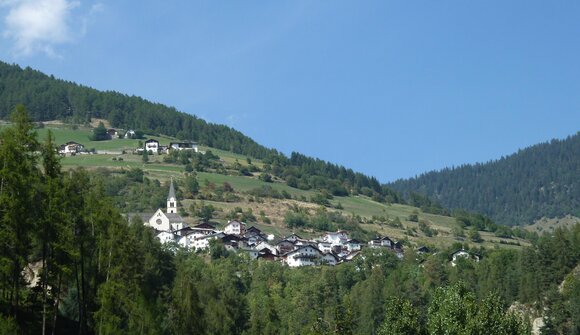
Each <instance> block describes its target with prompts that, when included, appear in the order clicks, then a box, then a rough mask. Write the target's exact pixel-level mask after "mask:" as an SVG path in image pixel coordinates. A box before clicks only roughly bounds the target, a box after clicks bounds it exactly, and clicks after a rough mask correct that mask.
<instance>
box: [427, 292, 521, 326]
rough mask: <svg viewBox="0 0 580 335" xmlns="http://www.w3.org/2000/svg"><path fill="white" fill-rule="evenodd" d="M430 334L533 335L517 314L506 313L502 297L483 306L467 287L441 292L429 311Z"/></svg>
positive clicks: (491, 298)
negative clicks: (530, 334)
mask: <svg viewBox="0 0 580 335" xmlns="http://www.w3.org/2000/svg"><path fill="white" fill-rule="evenodd" d="M427 329H428V331H429V334H433V335H438V334H445V335H455V334H457V335H463V334H498V335H509V334H522V335H523V334H529V327H528V325H527V323H525V322H524V321H523V320H522V319H520V318H519V317H518V316H516V315H515V314H513V313H506V312H504V310H503V304H502V301H501V299H500V298H499V296H498V295H495V294H490V295H488V296H487V297H486V298H485V299H484V300H482V301H481V302H480V303H478V302H477V300H476V298H475V294H473V293H472V292H470V291H469V290H468V289H467V288H466V287H465V285H464V284H463V283H461V282H459V283H457V284H455V285H452V286H448V287H445V288H438V289H436V290H435V293H434V294H433V299H432V301H431V303H430V304H429V308H428V321H427Z"/></svg>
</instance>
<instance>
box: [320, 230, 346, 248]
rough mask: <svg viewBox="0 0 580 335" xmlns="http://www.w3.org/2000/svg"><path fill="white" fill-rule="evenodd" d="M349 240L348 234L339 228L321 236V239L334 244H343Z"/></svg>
mask: <svg viewBox="0 0 580 335" xmlns="http://www.w3.org/2000/svg"><path fill="white" fill-rule="evenodd" d="M348 240H349V238H348V235H347V234H346V232H345V231H344V230H339V231H337V232H336V233H334V232H327V233H326V234H324V235H323V236H322V241H324V242H328V243H330V244H332V245H333V246H334V245H344V244H346V242H347V241H348Z"/></svg>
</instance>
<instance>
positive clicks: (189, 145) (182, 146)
mask: <svg viewBox="0 0 580 335" xmlns="http://www.w3.org/2000/svg"><path fill="white" fill-rule="evenodd" d="M170 150H178V151H181V150H193V151H195V152H198V148H197V144H196V143H194V142H171V143H169V146H168V147H167V151H170Z"/></svg>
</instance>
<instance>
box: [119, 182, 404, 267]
mask: <svg viewBox="0 0 580 335" xmlns="http://www.w3.org/2000/svg"><path fill="white" fill-rule="evenodd" d="M177 206H178V202H177V198H176V195H175V188H174V186H173V181H171V183H170V186H169V194H168V196H167V208H166V210H165V211H164V210H163V209H161V208H160V209H158V210H157V211H156V212H155V213H153V214H147V213H141V214H133V215H129V216H128V219H129V220H131V219H132V218H133V217H134V216H138V217H140V219H141V220H142V221H143V224H144V225H145V226H147V227H150V228H152V229H154V231H155V234H156V237H157V238H158V239H159V241H160V242H161V243H162V244H165V245H168V246H170V247H175V248H183V249H186V250H190V251H207V250H208V249H209V248H210V244H211V243H212V241H215V242H213V243H222V244H223V246H224V247H225V249H226V250H228V251H231V252H236V253H246V254H247V255H248V257H249V258H250V259H264V260H271V261H279V262H282V263H283V264H286V265H288V266H289V267H299V266H314V265H337V264H339V263H341V262H346V261H350V260H352V259H353V258H355V257H357V256H358V255H359V254H360V251H361V249H362V248H363V247H364V246H365V245H363V243H362V242H361V241H358V240H356V239H350V238H349V236H348V232H346V231H337V232H326V233H324V234H323V235H322V236H320V237H319V238H316V239H304V238H302V237H300V236H298V235H297V234H291V235H289V236H285V237H281V238H280V237H276V236H274V235H272V234H269V235H268V234H265V233H264V232H262V231H261V230H260V229H259V228H257V227H254V226H250V227H247V225H246V224H245V223H244V222H240V221H237V220H232V221H229V222H228V223H227V224H226V225H225V227H224V228H223V230H218V229H217V228H216V227H215V226H214V225H212V224H210V223H207V222H202V223H199V224H197V225H195V226H191V227H190V226H188V225H187V224H186V223H185V222H184V219H183V218H182V217H181V216H180V215H179V214H178V208H177ZM366 246H367V247H371V248H384V249H385V250H389V251H391V252H393V253H394V254H395V255H396V256H397V257H398V258H399V259H402V258H403V255H404V254H403V245H402V243H400V242H396V241H393V240H392V239H390V238H389V237H377V238H375V239H373V240H371V241H369V242H368V243H367V244H366Z"/></svg>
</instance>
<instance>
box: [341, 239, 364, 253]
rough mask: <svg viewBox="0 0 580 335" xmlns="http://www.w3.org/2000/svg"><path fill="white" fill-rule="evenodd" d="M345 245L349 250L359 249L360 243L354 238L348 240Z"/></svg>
mask: <svg viewBox="0 0 580 335" xmlns="http://www.w3.org/2000/svg"><path fill="white" fill-rule="evenodd" d="M345 246H346V249H347V250H348V251H349V252H353V251H359V250H360V249H361V243H360V242H359V241H358V240H355V239H352V240H348V241H347V242H346V244H345Z"/></svg>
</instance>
